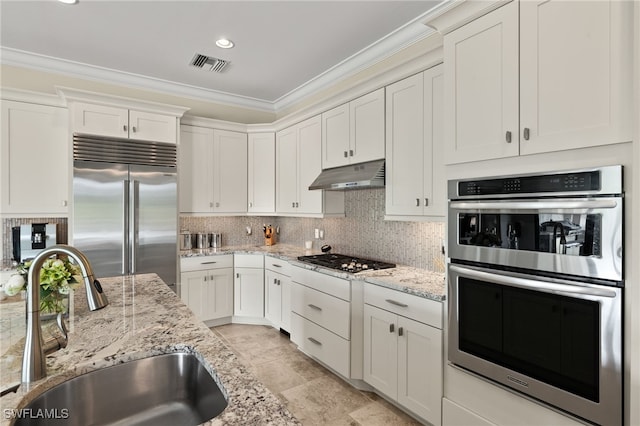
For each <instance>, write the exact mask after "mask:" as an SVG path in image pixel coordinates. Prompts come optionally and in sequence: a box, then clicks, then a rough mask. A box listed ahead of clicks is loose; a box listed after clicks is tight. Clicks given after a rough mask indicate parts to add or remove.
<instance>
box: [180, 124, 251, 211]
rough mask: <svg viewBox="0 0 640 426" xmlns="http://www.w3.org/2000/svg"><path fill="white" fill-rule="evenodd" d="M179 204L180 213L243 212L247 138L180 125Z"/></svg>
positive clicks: (221, 131)
mask: <svg viewBox="0 0 640 426" xmlns="http://www.w3.org/2000/svg"><path fill="white" fill-rule="evenodd" d="M178 159H179V163H178V167H179V173H180V179H179V185H180V192H179V194H180V195H179V197H180V198H179V205H180V212H182V213H246V211H247V135H246V134H245V133H239V132H232V131H227V130H218V129H209V128H205V127H198V126H186V125H183V126H181V131H180V149H179V156H178Z"/></svg>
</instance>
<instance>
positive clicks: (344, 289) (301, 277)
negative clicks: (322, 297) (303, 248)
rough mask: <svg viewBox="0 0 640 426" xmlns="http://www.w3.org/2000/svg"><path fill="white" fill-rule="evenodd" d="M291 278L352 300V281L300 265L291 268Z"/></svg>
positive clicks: (324, 291)
mask: <svg viewBox="0 0 640 426" xmlns="http://www.w3.org/2000/svg"><path fill="white" fill-rule="evenodd" d="M291 279H292V280H293V281H295V282H297V283H300V284H303V285H305V286H307V287H311V288H314V289H316V290H318V291H321V292H323V293H327V294H330V295H332V296H335V297H339V298H340V299H343V300H346V301H347V302H348V301H350V300H351V282H350V281H349V280H345V279H343V278H337V277H332V276H331V275H326V274H323V273H320V272H316V271H311V270H309V269H305V268H299V267H294V268H291Z"/></svg>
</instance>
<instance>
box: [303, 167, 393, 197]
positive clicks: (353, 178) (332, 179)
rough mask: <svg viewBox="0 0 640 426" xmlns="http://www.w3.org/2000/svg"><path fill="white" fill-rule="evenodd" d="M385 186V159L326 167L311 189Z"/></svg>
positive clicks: (335, 189) (337, 189) (336, 189)
mask: <svg viewBox="0 0 640 426" xmlns="http://www.w3.org/2000/svg"><path fill="white" fill-rule="evenodd" d="M382 187H384V160H375V161H369V162H367V163H359V164H350V165H348V166H342V167H336V168H333V169H326V170H323V171H322V173H320V176H318V177H317V178H316V180H314V181H313V183H312V184H311V185H310V186H309V189H329V190H334V191H339V190H345V189H362V188H382Z"/></svg>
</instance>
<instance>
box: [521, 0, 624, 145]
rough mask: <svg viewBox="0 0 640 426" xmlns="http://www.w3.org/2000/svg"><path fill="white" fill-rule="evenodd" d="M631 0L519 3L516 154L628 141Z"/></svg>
mask: <svg viewBox="0 0 640 426" xmlns="http://www.w3.org/2000/svg"><path fill="white" fill-rule="evenodd" d="M631 3H632V2H620V1H615V0H614V1H585V2H568V1H524V2H520V94H521V99H520V123H521V127H522V129H521V130H522V133H521V136H520V140H521V142H520V153H521V154H530V153H537V152H547V151H557V150H561V149H572V148H580V147H586V146H594V145H602V144H607V143H618V142H626V141H630V140H631V139H632V131H631V125H630V123H631V118H630V115H629V114H630V113H631V112H632V111H633V107H632V102H631V93H632V92H633V90H632V87H631V86H632V84H631V80H630V78H629V76H630V74H629V70H631V64H630V62H629V60H630V58H632V57H633V54H632V53H631V49H630V44H629V42H630V39H631V37H629V34H631V31H632V30H631V27H630V26H629V24H630V22H631V20H630V19H627V17H629V16H631V6H632V5H631ZM569 28H570V31H569V30H568V29H569ZM525 129H527V132H528V135H525V134H524V132H525Z"/></svg>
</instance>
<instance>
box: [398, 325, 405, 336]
mask: <svg viewBox="0 0 640 426" xmlns="http://www.w3.org/2000/svg"><path fill="white" fill-rule="evenodd" d="M403 334H404V330H402V327H400V328H399V329H398V336H402V335H403Z"/></svg>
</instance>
